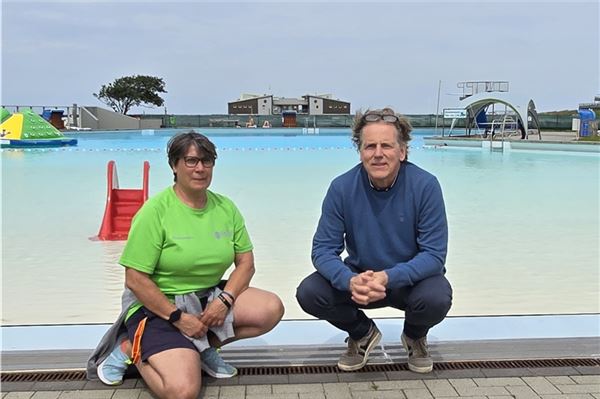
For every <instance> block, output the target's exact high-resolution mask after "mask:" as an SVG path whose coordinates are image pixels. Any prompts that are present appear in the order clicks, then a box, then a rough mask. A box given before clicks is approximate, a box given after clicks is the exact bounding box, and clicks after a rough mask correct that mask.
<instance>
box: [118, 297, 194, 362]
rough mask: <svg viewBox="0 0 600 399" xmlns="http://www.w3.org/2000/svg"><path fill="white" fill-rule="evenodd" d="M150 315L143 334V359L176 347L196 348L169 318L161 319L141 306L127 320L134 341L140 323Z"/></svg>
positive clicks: (128, 329) (131, 339)
mask: <svg viewBox="0 0 600 399" xmlns="http://www.w3.org/2000/svg"><path fill="white" fill-rule="evenodd" d="M144 317H148V320H147V321H146V327H145V328H144V334H143V335H142V361H143V362H145V361H147V360H148V358H149V357H150V356H152V355H154V354H156V353H160V352H162V351H166V350H169V349H175V348H189V349H193V350H196V347H195V346H194V344H192V342H191V341H190V340H189V339H187V338H186V337H184V336H183V334H182V333H181V331H179V329H178V328H177V327H175V326H174V325H173V324H171V323H169V322H168V321H167V320H164V319H161V318H160V317H158V316H156V315H155V314H153V313H152V312H150V311H149V310H148V309H146V308H145V307H141V308H139V309H138V310H137V311H136V312H135V313H134V314H132V315H131V317H130V318H129V319H127V321H126V322H125V326H126V327H127V335H128V336H129V340H130V341H131V342H133V339H134V337H135V330H136V329H137V327H138V324H139V323H140V322H141V321H142V320H143V319H144Z"/></svg>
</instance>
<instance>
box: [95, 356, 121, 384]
mask: <svg viewBox="0 0 600 399" xmlns="http://www.w3.org/2000/svg"><path fill="white" fill-rule="evenodd" d="M107 360H108V357H107V358H106V359H104V360H103V361H102V363H100V365H98V368H97V369H96V373H97V374H98V379H99V380H100V381H102V383H103V384H104V385H109V386H111V387H113V386H115V385H121V384H122V383H123V380H120V381H109V380H108V379H107V378H106V377H105V376H104V374H103V373H102V366H104V363H106V361H107Z"/></svg>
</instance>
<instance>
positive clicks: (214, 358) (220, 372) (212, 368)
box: [200, 348, 238, 378]
mask: <svg viewBox="0 0 600 399" xmlns="http://www.w3.org/2000/svg"><path fill="white" fill-rule="evenodd" d="M200 358H201V359H202V370H204V372H205V373H206V374H208V375H210V376H211V377H213V378H231V377H234V376H236V375H237V372H238V371H237V369H236V368H235V367H233V366H232V365H231V364H227V363H225V362H224V361H223V358H221V355H219V352H218V351H217V349H215V348H208V349H205V350H204V351H203V352H202V353H200Z"/></svg>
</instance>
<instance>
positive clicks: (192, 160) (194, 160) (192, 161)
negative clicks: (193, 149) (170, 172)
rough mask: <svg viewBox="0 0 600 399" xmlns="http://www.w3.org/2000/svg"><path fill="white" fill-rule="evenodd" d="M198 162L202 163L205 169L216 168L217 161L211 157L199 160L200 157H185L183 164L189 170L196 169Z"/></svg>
mask: <svg viewBox="0 0 600 399" xmlns="http://www.w3.org/2000/svg"><path fill="white" fill-rule="evenodd" d="M198 162H202V166H204V167H205V168H212V167H213V166H215V160H214V159H212V158H210V157H204V158H198V157H183V163H185V166H187V167H188V168H195V167H196V165H198Z"/></svg>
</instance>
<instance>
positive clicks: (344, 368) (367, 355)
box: [337, 331, 381, 371]
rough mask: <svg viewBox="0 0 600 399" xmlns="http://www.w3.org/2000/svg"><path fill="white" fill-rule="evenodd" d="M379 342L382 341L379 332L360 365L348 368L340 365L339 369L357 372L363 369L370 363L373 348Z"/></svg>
mask: <svg viewBox="0 0 600 399" xmlns="http://www.w3.org/2000/svg"><path fill="white" fill-rule="evenodd" d="M379 341H381V331H377V335H376V336H375V339H374V340H373V341H372V342H371V345H369V346H368V347H367V350H365V356H364V358H363V361H362V362H360V363H359V364H356V365H354V366H346V365H343V364H340V363H338V365H337V366H338V368H339V369H340V370H342V371H356V370H360V369H362V368H363V367H365V364H367V362H368V361H369V355H370V354H371V351H372V350H373V348H374V347H376V346H377V345H378V344H379Z"/></svg>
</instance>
